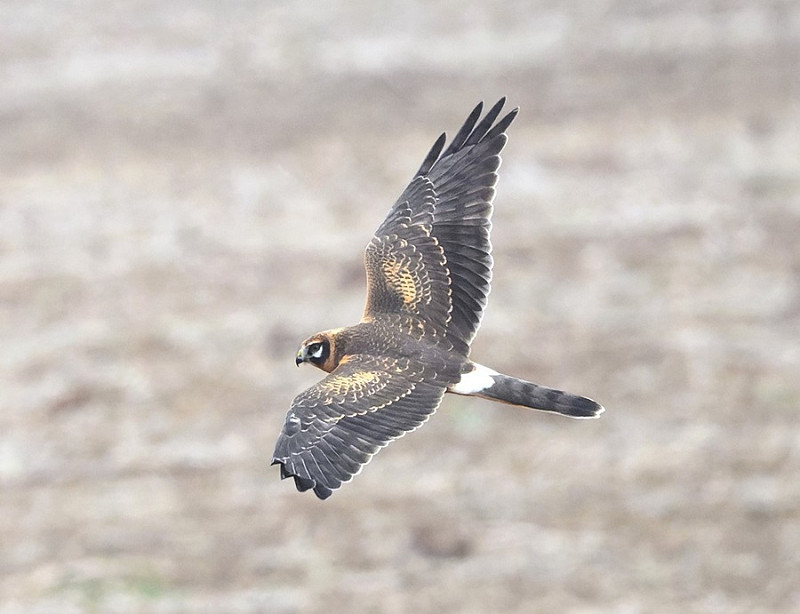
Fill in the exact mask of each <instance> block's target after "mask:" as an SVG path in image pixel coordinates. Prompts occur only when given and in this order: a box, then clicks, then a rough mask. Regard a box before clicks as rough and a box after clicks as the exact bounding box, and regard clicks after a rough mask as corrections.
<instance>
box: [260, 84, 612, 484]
mask: <svg viewBox="0 0 800 614" xmlns="http://www.w3.org/2000/svg"><path fill="white" fill-rule="evenodd" d="M504 103H505V98H503V99H501V100H500V101H499V102H498V103H497V104H495V105H494V106H493V107H492V108H491V109H490V110H489V112H488V113H487V114H486V116H485V117H484V118H483V119H482V120H481V121H480V122H479V121H478V119H479V118H480V116H481V111H482V109H483V104H482V103H481V104H478V106H477V107H475V109H473V111H472V113H470V115H469V117H468V118H467V120H466V121H465V122H464V125H463V126H462V127H461V129H460V130H459V131H458V133H457V134H456V136H455V137H454V138H453V141H452V142H451V143H450V145H449V146H448V147H447V149H444V145H445V141H446V137H445V135H444V134H442V135H441V136H440V137H439V138H438V139H437V141H436V143H434V145H433V147H432V148H431V150H430V152H428V155H427V156H425V160H424V161H423V162H422V166H421V167H420V169H419V170H418V171H417V172H416V174H415V175H414V178H413V179H412V181H411V183H410V184H409V185H408V187H407V188H406V189H405V191H404V192H403V193H402V194H401V195H400V198H399V199H398V200H397V202H396V203H395V204H394V206H393V207H392V209H391V210H390V211H389V215H388V216H387V217H386V219H385V220H384V222H383V224H381V226H380V227H379V228H378V230H377V232H376V233H375V236H374V237H373V238H372V241H370V243H369V245H367V249H366V252H365V254H364V265H365V267H366V270H367V301H366V306H365V308H364V315H363V316H362V317H361V321H360V322H359V323H358V324H356V325H355V326H348V327H346V328H335V329H333V330H328V331H324V332H321V333H317V334H316V335H313V336H311V337H309V338H308V339H306V340H305V341H304V342H303V344H302V345H301V347H300V350H299V351H298V352H297V359H296V362H297V364H298V365H300V364H301V363H304V362H309V363H311V364H312V365H314V366H315V367H318V368H320V369H322V370H323V371H326V372H327V373H328V376H327V377H325V378H324V379H323V380H322V381H320V382H319V383H317V384H316V385H314V386H312V387H311V388H309V389H308V390H306V391H305V392H303V393H301V394H300V395H298V396H297V397H296V398H295V399H294V401H293V402H292V407H291V408H290V409H289V412H288V414H287V415H286V422H285V423H284V425H283V429H282V430H281V434H280V436H279V437H278V442H277V444H276V445H275V452H274V454H273V459H272V464H273V465H274V464H276V463H277V464H280V466H281V478H287V477H289V476H291V477H293V478H294V481H295V484H296V486H297V489H298V490H300V491H306V490H309V489H312V488H313V489H314V493H315V494H316V495H317V496H318V497H319V498H320V499H326V498H327V497H329V496H330V495H331V493H332V492H333V491H334V490H336V489H337V488H339V487H340V486H341V485H342V482H348V481H350V480H351V479H352V478H353V476H354V475H356V474H357V473H358V472H359V471H360V470H361V468H362V466H363V465H365V464H366V463H368V462H369V460H370V459H371V458H372V456H373V455H374V454H375V453H376V452H378V450H380V448H382V447H383V446H385V445H386V444H387V443H389V442H390V441H392V440H393V439H396V438H398V437H400V436H401V435H403V434H405V433H407V432H408V431H412V430H414V429H415V428H417V427H418V426H420V425H421V424H422V423H423V422H425V421H426V420H427V419H428V417H429V416H430V415H431V414H432V413H433V412H434V411H435V410H436V408H437V407H438V406H439V403H441V401H442V397H443V396H444V393H445V392H453V393H455V394H463V395H469V396H478V397H483V398H486V399H492V400H495V401H501V402H504V403H510V404H512V405H521V406H524V407H530V408H532V409H541V410H544V411H551V412H556V413H559V414H563V415H565V416H572V417H575V418H594V417H596V416H598V415H599V414H600V413H601V412H602V411H603V407H602V406H600V405H599V404H597V403H595V402H594V401H592V400H591V399H587V398H584V397H580V396H576V395H572V394H568V393H566V392H562V391H560V390H553V389H552V388H545V387H544V386H539V385H538V384H533V383H531V382H526V381H523V380H520V379H516V378H514V377H509V376H508V375H502V374H500V373H497V372H496V371H493V370H492V369H489V368H487V367H484V366H482V365H479V364H478V363H476V362H472V360H470V358H469V351H470V343H471V342H472V339H473V337H474V336H475V332H476V331H477V330H478V326H479V325H480V321H481V317H482V315H483V310H484V308H485V307H486V299H487V297H488V295H489V284H490V280H491V277H492V257H491V255H490V251H491V245H490V243H489V230H490V228H491V221H490V217H491V214H492V201H493V200H494V193H495V192H494V185H495V183H496V182H497V169H498V167H499V166H500V155H499V154H500V151H501V150H502V149H503V147H504V146H505V144H506V140H507V137H506V134H505V131H506V129H507V128H508V126H509V125H510V124H511V122H512V121H513V120H514V118H515V117H516V115H517V111H518V109H514V110H513V111H511V112H510V113H508V114H507V115H505V116H504V117H503V118H502V119H500V121H498V122H497V123H495V120H496V119H497V117H498V115H499V114H500V110H501V109H502V108H503V104H504ZM443 149H444V152H442V150H443Z"/></svg>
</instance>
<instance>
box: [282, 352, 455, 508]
mask: <svg viewBox="0 0 800 614" xmlns="http://www.w3.org/2000/svg"><path fill="white" fill-rule="evenodd" d="M429 370H430V368H429V367H425V366H423V365H422V364H420V363H417V362H415V361H412V360H409V359H407V358H396V359H395V358H384V357H381V358H378V357H371V356H364V355H355V356H350V357H348V359H347V360H345V361H343V362H342V363H340V365H339V366H338V367H337V368H336V369H335V370H334V371H332V372H331V373H330V374H329V375H328V376H327V377H326V378H325V379H323V380H322V381H320V382H319V383H317V384H316V385H314V386H312V387H311V388H309V389H308V390H306V391H305V392H303V393H301V394H300V395H298V396H297V397H296V398H295V400H294V401H293V402H292V407H291V409H289V412H288V414H287V415H286V422H285V423H284V425H283V429H282V430H281V434H280V436H279V437H278V442H277V444H276V445H275V452H274V453H273V458H272V464H273V465H274V464H276V463H280V465H281V478H287V477H289V476H292V477H294V481H295V484H296V486H297V489H298V490H300V491H305V490H308V489H309V488H313V489H314V492H315V493H316V495H317V496H318V497H319V498H320V499H325V498H327V497H329V496H330V495H331V493H332V492H333V490H335V489H337V488H339V486H341V484H342V482H347V481H349V480H350V479H352V477H353V476H354V475H355V474H357V473H358V472H359V471H361V467H362V466H363V465H365V464H366V463H368V462H369V461H370V459H371V458H372V456H373V455H374V454H375V453H376V452H378V450H379V449H380V448H382V447H383V446H385V445H386V444H387V443H389V442H390V441H391V440H393V439H396V438H397V437H400V436H401V435H403V434H404V433H406V432H408V431H411V430H413V429H415V428H417V427H418V426H420V425H421V424H422V423H423V422H425V420H427V419H428V416H430V414H432V413H433V412H434V411H435V410H436V408H437V407H438V406H439V403H440V402H441V400H442V395H443V394H444V392H445V387H446V385H445V384H440V383H436V382H435V381H431V380H432V379H433V377H434V374H432V373H429V372H427V371H429Z"/></svg>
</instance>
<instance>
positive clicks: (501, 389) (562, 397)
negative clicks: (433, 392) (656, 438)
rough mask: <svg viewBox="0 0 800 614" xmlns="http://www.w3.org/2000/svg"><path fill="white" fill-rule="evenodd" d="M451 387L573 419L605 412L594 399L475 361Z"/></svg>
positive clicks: (461, 392) (469, 394)
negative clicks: (530, 380)
mask: <svg viewBox="0 0 800 614" xmlns="http://www.w3.org/2000/svg"><path fill="white" fill-rule="evenodd" d="M448 390H449V391H450V392H454V393H456V394H462V395H467V396H476V397H481V398H484V399H489V400H491V401H500V402H501V403H508V404H510V405H519V406H522V407H529V408H531V409H538V410H541V411H550V412H555V413H558V414H561V415H563V416H569V417H571V418H597V417H598V416H599V415H600V414H602V413H603V412H604V411H605V409H604V408H603V406H602V405H600V404H599V403H596V402H595V401H593V400H592V399H589V398H586V397H582V396H578V395H576V394H571V393H569V392H564V391H563V390H556V389H554V388H548V387H546V386H540V385H539V384H534V383H533V382H526V381H525V380H521V379H517V378H516V377H511V376H509V375H503V374H502V373H498V372H497V371H493V370H492V369H489V368H488V367H484V366H483V365H479V364H477V363H475V364H473V369H472V371H469V372H467V373H464V374H463V375H462V376H461V380H460V381H459V382H458V383H457V384H454V385H452V386H450V388H449V389H448Z"/></svg>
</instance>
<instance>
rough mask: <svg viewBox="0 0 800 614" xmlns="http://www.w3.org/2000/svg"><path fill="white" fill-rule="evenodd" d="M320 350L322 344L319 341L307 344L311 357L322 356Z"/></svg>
mask: <svg viewBox="0 0 800 614" xmlns="http://www.w3.org/2000/svg"><path fill="white" fill-rule="evenodd" d="M322 350H323V346H322V343H320V342H319V341H317V342H315V343H312V344H311V345H309V346H308V354H309V356H311V358H322Z"/></svg>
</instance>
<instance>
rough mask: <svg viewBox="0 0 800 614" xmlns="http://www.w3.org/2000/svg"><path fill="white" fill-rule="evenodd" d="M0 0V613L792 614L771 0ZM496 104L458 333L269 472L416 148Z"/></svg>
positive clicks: (797, 134)
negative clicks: (308, 349) (405, 431)
mask: <svg viewBox="0 0 800 614" xmlns="http://www.w3.org/2000/svg"><path fill="white" fill-rule="evenodd" d="M334 4H335V3H323V2H295V1H289V2H281V3H277V2H275V3H269V2H267V3H262V2H236V3H214V2H208V1H203V2H195V1H192V2H189V1H187V0H179V1H177V2H170V3H160V2H146V1H144V0H142V1H132V2H126V3H106V2H97V1H95V2H91V1H89V2H77V1H65V2H58V3H55V2H47V1H45V0H26V1H24V2H23V1H13V0H12V1H9V2H4V3H2V4H1V5H0V74H1V75H2V81H1V82H0V130H1V131H2V135H3V138H2V139H0V327H1V328H0V334H2V339H1V341H0V429H2V430H1V431H0V433H2V434H1V435H0V487H1V488H2V490H1V491H0V492H1V494H0V543H1V544H2V547H1V548H0V612H2V613H3V614H6V613H32V612H34V613H35V612H59V613H65V612H66V613H70V612H157V613H177V612H192V613H196V612H197V613H206V612H207V613H217V612H270V613H295V612H298V613H299V612H304V613H305V612H311V613H314V612H388V613H404V612H467V613H472V612H474V613H485V612H507V613H512V612H513V613H516V612H520V613H523V612H524V613H527V612H565V613H571V614H585V613H589V612H615V613H620V614H630V613H639V612H642V613H646V612H667V613H669V612H681V613H694V612H697V613H707V612H720V613H726V614H730V613H748V614H750V613H759V612H762V613H775V612H800V554H799V553H800V479H799V477H798V476H799V475H800V429H799V428H798V423H799V422H800V421H799V420H798V418H800V343H798V341H800V240H798V239H799V238H800V70H799V69H798V66H800V4H798V3H797V2H794V1H793V0H786V1H778V0H775V1H767V0H765V1H763V2H756V1H751V2H747V1H743V2H720V1H714V0H699V1H696V0H693V1H691V2H690V1H688V0H679V1H670V2H662V1H658V0H652V1H651V0H648V1H639V2H634V1H632V0H618V1H607V2H597V1H596V0H583V1H578V2H554V1H552V0H549V1H548V0H539V1H536V2H529V3H524V2H512V1H506V2H497V3H487V2H479V1H474V0H468V1H466V2H434V3H402V2H386V3H370V2H352V3H349V4H347V5H346V7H344V6H338V7H337V6H334ZM504 94H505V95H507V96H508V97H509V101H510V103H511V104H513V105H519V106H520V107H521V108H522V112H521V114H520V117H519V119H518V121H517V122H516V123H515V124H514V126H513V128H512V130H511V132H510V142H509V145H508V147H507V149H506V152H505V154H504V164H503V167H502V169H501V179H500V183H499V194H498V198H497V201H496V213H495V229H494V235H493V236H494V244H495V258H496V275H495V285H494V292H493V295H492V299H491V301H490V305H489V310H488V312H487V316H486V319H485V320H484V326H483V328H482V329H481V332H480V334H479V336H478V339H477V341H476V344H475V346H474V353H473V355H474V356H475V357H476V359H479V360H480V361H481V362H484V363H487V364H490V365H492V366H494V367H495V368H497V369H502V370H506V371H508V372H511V373H513V374H516V375H520V376H525V377H527V378H530V379H534V380H536V381H541V382H542V383H545V384H549V385H552V386H558V387H563V388H566V389H568V390H571V391H574V392H578V393H582V394H586V395H589V396H592V397H594V398H597V399H598V400H600V401H601V402H603V403H604V405H606V406H607V408H608V411H607V412H606V414H605V415H604V416H603V417H602V419H601V420H597V421H591V422H584V421H570V420H565V419H560V418H558V417H551V416H546V415H536V414H533V413H529V412H525V411H522V410H515V409H511V408H508V407H503V406H495V405H492V404H489V403H485V402H481V401H471V400H468V399H462V398H448V399H447V400H446V402H445V403H444V405H443V407H442V408H441V410H440V411H439V412H438V413H437V414H436V415H435V416H434V417H433V418H432V419H431V420H430V422H429V423H428V424H427V425H426V426H425V428H423V429H421V430H420V431H418V432H416V433H414V434H413V435H411V436H409V437H406V438H404V439H402V440H400V441H399V442H397V443H395V444H393V445H392V446H390V447H389V448H387V449H386V450H385V451H383V452H382V453H381V454H380V455H379V457H378V458H377V459H376V461H375V462H374V463H372V464H371V465H369V466H368V467H367V468H366V469H365V471H364V472H363V473H362V475H360V476H359V477H358V479H357V480H355V481H354V482H353V483H352V484H348V485H346V486H345V487H344V488H343V489H342V490H341V491H339V492H337V493H336V494H335V495H334V496H333V497H332V498H331V499H330V500H328V501H326V502H320V501H317V500H316V499H315V498H313V497H312V496H309V495H301V494H299V493H297V492H296V491H295V490H294V488H293V486H292V485H291V484H290V483H287V482H280V481H279V480H278V476H277V472H276V470H275V468H274V467H269V466H268V462H269V458H270V453H271V451H272V446H273V443H274V440H275V437H276V435H277V432H278V429H279V428H280V426H281V423H282V420H283V416H284V413H285V411H286V409H287V408H288V404H289V402H290V401H291V399H292V397H293V396H294V395H295V394H296V393H297V392H299V391H300V390H302V389H303V388H304V387H306V386H308V385H310V384H311V383H312V382H314V381H315V380H316V379H318V378H319V373H318V372H315V371H314V370H312V369H301V370H297V369H296V368H295V367H294V364H293V358H294V352H295V350H296V346H297V343H298V342H299V341H300V340H301V339H302V338H304V337H305V336H306V335H308V334H309V333H312V332H314V331H316V330H319V329H322V328H328V327H332V326H336V325H344V324H348V323H352V322H355V321H356V320H357V318H358V316H359V314H360V309H361V306H362V302H363V279H362V277H363V273H362V271H361V264H360V250H361V249H362V247H363V246H364V245H365V244H366V242H367V240H368V238H369V237H370V236H371V233H372V231H373V230H374V228H375V227H376V226H377V225H378V223H379V222H380V221H381V219H382V217H383V215H384V213H385V212H386V210H387V209H388V207H389V205H390V204H391V202H393V200H394V198H395V197H396V196H397V195H398V194H399V192H400V190H401V189H402V187H403V186H404V184H405V182H406V181H407V180H408V179H409V178H410V173H411V172H412V171H413V170H414V169H415V168H416V167H417V165H418V164H419V162H420V160H421V157H422V156H423V154H424V153H425V152H426V151H427V147H428V146H429V145H430V143H431V142H432V141H433V139H434V138H435V137H436V135H437V134H438V133H439V132H440V131H441V130H442V129H447V130H449V131H450V132H451V133H452V131H453V130H454V129H456V128H457V127H458V125H459V124H460V122H461V121H462V120H463V118H464V116H465V115H466V113H467V112H468V111H469V110H470V108H471V107H472V106H473V104H475V102H476V101H477V100H480V99H485V100H487V101H493V100H494V99H496V98H498V97H499V96H500V95H504Z"/></svg>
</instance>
